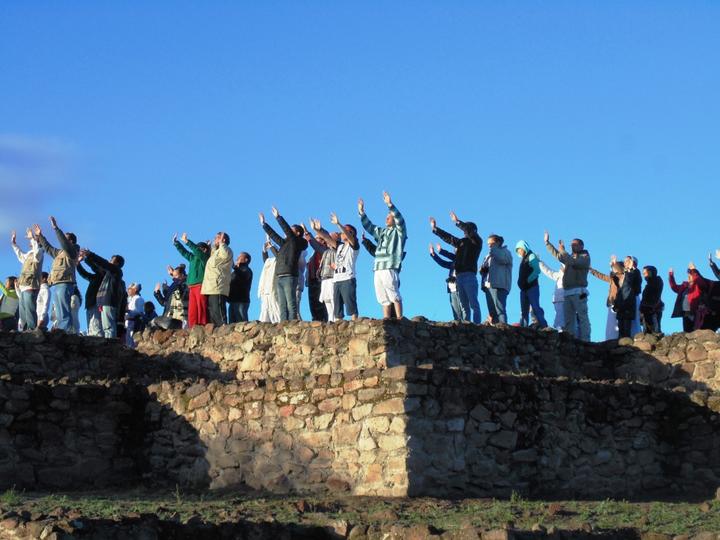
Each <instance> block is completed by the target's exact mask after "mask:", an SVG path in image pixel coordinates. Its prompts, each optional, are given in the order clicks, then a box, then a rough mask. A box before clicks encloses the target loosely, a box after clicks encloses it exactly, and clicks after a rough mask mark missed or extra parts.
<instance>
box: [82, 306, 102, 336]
mask: <svg viewBox="0 0 720 540" xmlns="http://www.w3.org/2000/svg"><path fill="white" fill-rule="evenodd" d="M85 313H86V314H87V327H88V329H87V335H88V336H102V324H101V323H100V310H98V308H97V306H95V307H91V308H87V309H86V310H85Z"/></svg>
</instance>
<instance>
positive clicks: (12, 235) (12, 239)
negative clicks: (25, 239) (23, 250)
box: [10, 231, 17, 245]
mask: <svg viewBox="0 0 720 540" xmlns="http://www.w3.org/2000/svg"><path fill="white" fill-rule="evenodd" d="M15 240H17V234H16V233H15V231H13V232H11V233H10V243H11V244H12V245H15Z"/></svg>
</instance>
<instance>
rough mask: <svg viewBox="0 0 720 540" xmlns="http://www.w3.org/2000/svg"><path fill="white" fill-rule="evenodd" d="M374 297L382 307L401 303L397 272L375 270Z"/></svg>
mask: <svg viewBox="0 0 720 540" xmlns="http://www.w3.org/2000/svg"><path fill="white" fill-rule="evenodd" d="M375 296H376V298H377V301H378V303H380V304H382V305H383V306H389V305H390V304H392V303H393V302H402V298H401V296H400V280H399V279H398V273H397V270H375Z"/></svg>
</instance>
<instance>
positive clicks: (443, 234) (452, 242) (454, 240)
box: [430, 218, 460, 247]
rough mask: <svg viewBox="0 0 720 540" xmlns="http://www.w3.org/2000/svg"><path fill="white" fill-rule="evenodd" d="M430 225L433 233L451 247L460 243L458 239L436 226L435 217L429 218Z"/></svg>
mask: <svg viewBox="0 0 720 540" xmlns="http://www.w3.org/2000/svg"><path fill="white" fill-rule="evenodd" d="M430 227H431V228H432V232H433V234H434V235H436V236H437V237H439V238H440V240H442V241H443V242H445V243H447V244H450V245H451V246H453V247H458V246H459V245H460V239H459V238H458V237H457V236H453V235H452V234H450V233H449V232H447V231H446V230H443V229H441V228H440V227H438V226H437V222H436V221H435V218H430Z"/></svg>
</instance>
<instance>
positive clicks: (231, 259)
mask: <svg viewBox="0 0 720 540" xmlns="http://www.w3.org/2000/svg"><path fill="white" fill-rule="evenodd" d="M383 201H384V202H385V204H386V205H387V207H388V212H387V215H386V216H385V223H384V226H380V225H375V224H374V223H373V222H372V221H370V219H369V218H368V216H367V215H366V213H365V205H364V202H363V200H362V199H360V200H359V201H358V207H357V209H358V215H359V218H360V222H361V224H362V227H363V229H364V232H362V233H361V236H360V237H358V230H357V229H356V228H355V227H354V226H353V225H351V224H349V223H343V222H342V221H341V220H340V218H339V217H338V216H337V214H335V213H332V214H331V215H330V222H331V223H332V225H333V227H334V229H335V230H332V231H328V230H326V229H324V228H323V226H322V224H321V222H320V220H319V219H315V218H312V219H310V222H309V225H310V226H309V229H308V228H307V227H306V226H305V225H304V224H302V223H301V224H296V225H289V224H288V222H287V221H286V220H285V218H284V217H283V216H282V215H281V214H280V212H279V211H278V210H277V209H276V208H274V207H273V208H272V214H273V216H274V218H275V220H276V221H277V224H278V225H279V228H280V231H281V232H277V231H276V230H275V229H274V228H273V227H272V226H271V225H270V224H269V223H268V222H267V221H266V219H265V215H264V214H263V213H260V214H259V219H260V225H261V226H262V229H263V230H264V232H265V234H266V241H265V243H264V244H263V247H262V259H263V265H262V271H261V273H260V278H259V284H258V298H259V300H260V317H259V320H260V321H262V322H279V321H286V320H293V319H299V318H300V305H301V299H302V295H303V292H304V291H305V289H307V291H308V301H309V307H310V313H311V316H312V319H313V320H315V321H324V322H334V321H338V320H342V319H344V318H345V317H349V318H350V319H356V318H357V317H358V315H359V311H358V302H357V262H358V255H359V253H360V246H361V245H362V246H363V247H364V248H365V249H366V250H367V252H368V253H369V254H370V255H371V257H372V258H373V273H374V287H375V295H376V298H377V301H378V303H379V304H380V305H381V307H382V314H383V318H385V319H389V318H402V317H403V301H402V296H401V295H400V274H401V271H402V264H403V260H404V258H405V244H406V240H407V228H406V223H405V219H404V218H403V216H402V214H401V213H400V211H399V210H398V209H397V207H396V206H395V205H394V203H393V201H392V199H391V197H390V195H389V194H388V193H387V192H386V193H383ZM450 219H451V221H452V222H453V223H454V225H455V226H456V227H457V229H458V230H459V234H457V235H454V234H452V233H451V232H448V231H446V230H444V229H442V228H440V227H439V226H438V224H437V222H436V220H435V219H434V218H430V227H431V231H432V233H433V234H435V235H436V236H437V237H438V238H439V239H440V240H441V241H442V242H444V243H445V244H446V247H443V246H442V245H441V244H439V243H437V244H436V245H433V244H432V243H431V244H430V246H429V253H430V257H431V258H432V259H433V260H434V261H435V262H436V263H437V264H438V265H439V266H441V267H442V268H444V269H446V270H447V278H446V280H445V282H446V290H447V294H448V297H449V301H450V308H451V313H452V316H453V318H454V319H455V320H457V321H466V322H471V323H475V324H501V323H504V324H507V323H508V319H507V300H508V296H509V293H510V291H511V288H512V267H513V255H512V253H511V251H510V250H509V249H508V247H507V246H506V244H505V239H504V238H503V237H502V236H500V235H497V234H492V235H490V236H488V237H487V239H486V243H487V252H486V254H485V256H484V257H483V258H482V260H481V258H480V257H481V254H482V250H483V239H482V238H481V237H480V235H479V234H478V229H477V225H476V224H475V223H473V222H471V221H462V220H460V219H459V218H458V216H457V215H456V214H455V213H453V212H451V213H450ZM50 225H51V228H52V230H53V232H54V235H55V237H56V245H57V247H56V246H55V245H53V244H51V243H50V241H49V240H48V239H47V238H46V237H45V236H44V235H43V231H42V228H41V227H40V225H34V226H33V227H30V228H28V229H27V231H26V239H27V244H28V245H27V250H25V251H23V250H22V249H21V248H20V247H19V246H18V244H17V237H16V234H15V232H13V233H12V234H11V238H10V242H11V247H12V249H13V251H14V253H15V255H16V256H17V259H18V261H19V262H20V265H21V267H20V273H19V276H10V277H8V278H7V279H6V280H5V283H4V285H3V284H0V293H1V296H0V330H3V331H25V330H34V329H36V328H42V329H51V328H53V329H59V330H64V331H66V332H70V333H78V332H79V331H80V309H81V307H82V306H83V305H84V307H85V312H86V322H87V334H88V335H91V336H103V337H106V338H115V337H121V338H122V339H124V340H125V342H126V343H127V344H128V345H129V346H131V347H132V346H134V345H135V342H134V339H133V336H134V335H135V334H136V333H137V332H141V331H143V330H144V329H145V328H147V327H150V328H156V329H165V330H170V329H180V328H192V327H193V326H195V325H204V324H207V323H213V324H214V325H222V324H226V323H236V322H243V321H247V320H248V311H249V306H250V290H251V287H252V282H253V272H252V270H251V268H250V263H251V261H252V258H251V256H250V254H249V253H247V252H241V253H240V254H239V255H238V256H237V258H235V256H234V254H233V252H232V250H231V248H230V236H229V235H228V234H227V233H226V232H218V233H217V234H216V235H215V237H214V239H213V240H212V241H206V242H197V243H196V242H193V241H192V240H191V239H190V238H189V237H188V235H187V234H186V233H183V234H182V235H181V236H180V239H178V236H177V235H174V236H173V238H172V241H173V245H174V246H175V248H176V249H177V251H178V252H179V254H180V256H181V257H182V258H183V259H184V260H185V261H186V262H185V263H182V264H178V265H176V266H168V267H167V273H168V277H169V283H168V282H167V280H166V281H165V282H163V283H157V285H156V286H155V289H154V291H153V297H154V299H155V300H156V301H157V303H158V306H160V314H158V312H156V308H155V304H154V303H153V302H152V301H146V300H145V299H144V298H143V297H142V286H141V285H140V284H139V283H135V282H133V283H130V284H129V285H127V286H126V283H125V281H124V279H123V266H124V263H125V260H124V259H123V257H122V256H120V255H113V256H111V257H110V258H109V259H105V258H103V257H101V256H100V255H98V254H96V253H94V252H92V251H90V250H89V249H84V248H80V247H79V245H78V241H77V237H76V236H75V234H73V233H71V232H68V233H65V232H63V231H62V230H61V229H60V227H59V225H58V223H57V221H56V220H55V218H54V217H50ZM544 243H545V248H546V250H547V253H548V254H549V255H550V256H551V257H552V258H553V259H555V260H556V261H557V263H558V264H557V265H554V264H553V265H552V266H551V264H548V263H546V262H545V261H543V260H541V257H540V255H539V254H538V253H536V252H535V251H533V249H532V248H531V247H530V244H529V243H528V242H526V241H525V240H519V241H518V242H517V243H516V244H515V254H516V255H517V256H518V257H519V259H520V263H519V272H518V279H517V286H518V289H519V300H520V308H521V317H520V321H519V322H518V323H517V324H518V325H520V326H531V327H534V328H538V329H541V328H545V327H548V326H552V327H554V328H555V329H557V330H559V331H562V332H568V333H571V334H572V335H574V336H575V337H577V338H579V339H582V340H586V341H589V340H590V320H589V317H588V276H589V275H592V276H594V277H596V278H598V279H600V280H602V281H604V282H606V283H607V284H608V287H609V291H608V296H607V300H606V306H607V324H606V330H605V338H606V339H617V338H618V337H629V336H631V335H634V334H635V333H638V332H640V331H644V332H646V333H660V332H661V328H662V317H663V313H664V308H665V306H664V304H663V302H662V292H663V287H664V282H663V279H662V278H661V277H660V276H659V275H658V271H657V269H656V268H655V267H654V266H644V267H642V269H640V268H639V266H638V261H637V259H636V258H635V257H633V256H627V257H625V258H624V259H623V260H622V261H619V260H618V259H617V258H616V257H615V256H612V257H610V261H609V269H608V271H607V273H605V272H602V271H600V270H597V269H595V268H593V266H592V265H591V260H590V254H589V252H588V250H587V249H586V248H585V245H584V243H583V241H582V240H581V239H579V238H576V239H574V240H573V241H572V242H571V243H570V251H568V250H567V249H566V246H565V244H564V243H563V242H562V240H560V241H558V242H557V245H555V244H554V243H553V242H551V239H550V235H549V234H548V233H547V232H546V233H545V235H544ZM310 250H311V251H310ZM309 251H310V252H309ZM715 257H716V258H718V259H720V250H718V251H717V252H716V254H715ZM46 259H49V260H50V261H51V263H50V269H49V272H45V271H43V265H44V262H45V260H46ZM709 263H710V268H711V270H712V272H713V273H714V275H715V277H716V278H717V279H719V280H720V269H718V266H717V264H716V263H715V262H714V261H713V260H712V256H710V257H709ZM553 266H555V268H553ZM77 274H79V275H80V277H82V278H83V279H84V280H85V281H87V287H86V291H85V295H84V300H83V296H82V294H81V292H80V290H79V288H78V282H77ZM541 275H544V276H546V277H547V278H548V279H550V280H551V281H552V283H553V285H552V286H553V289H554V290H553V296H552V304H553V310H554V319H553V322H552V325H549V323H548V321H547V319H546V316H545V310H544V309H543V308H542V306H541V305H540V304H541V302H540V278H541ZM643 281H644V282H645V283H644V285H643ZM668 282H669V285H670V288H671V289H672V290H673V291H674V292H675V293H676V294H677V298H676V302H675V306H674V309H673V312H672V317H681V318H682V324H683V330H684V331H692V330H696V329H705V328H707V329H712V330H717V329H718V328H719V327H720V281H712V280H710V279H707V278H705V277H703V276H702V275H701V274H700V272H699V270H698V269H697V268H696V267H695V265H693V264H692V263H691V264H690V265H689V267H688V269H687V278H686V280H684V281H682V282H681V283H678V282H677V281H676V279H675V275H674V272H673V270H672V269H670V271H669V273H668ZM51 291H52V295H51ZM482 296H484V299H485V305H486V306H487V313H488V315H487V318H486V319H483V317H482V308H481V306H480V298H481V297H482Z"/></svg>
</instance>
